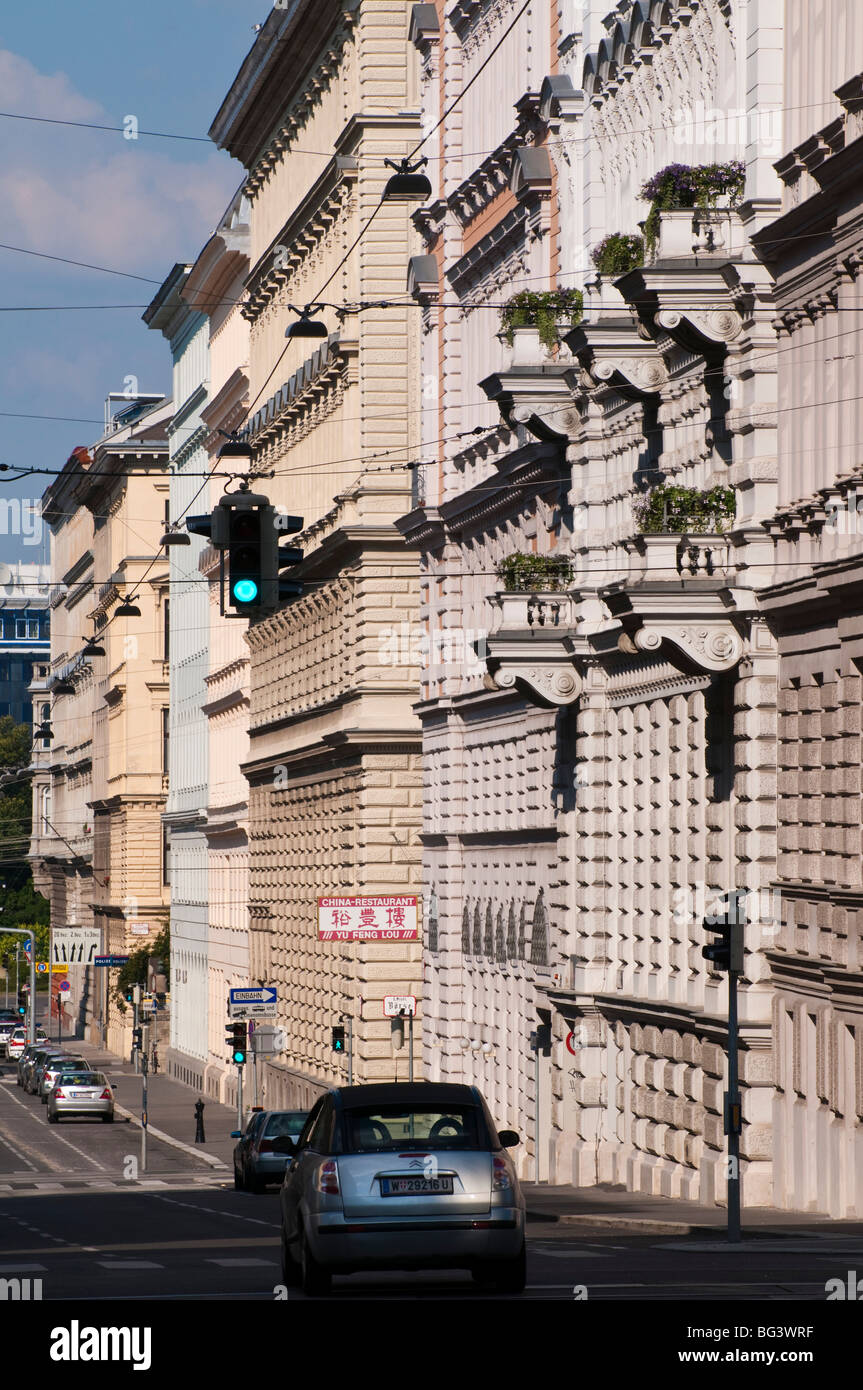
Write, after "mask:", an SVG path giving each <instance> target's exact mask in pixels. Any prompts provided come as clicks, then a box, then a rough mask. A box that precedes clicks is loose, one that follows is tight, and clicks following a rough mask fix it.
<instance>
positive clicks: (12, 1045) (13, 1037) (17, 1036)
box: [6, 1028, 27, 1062]
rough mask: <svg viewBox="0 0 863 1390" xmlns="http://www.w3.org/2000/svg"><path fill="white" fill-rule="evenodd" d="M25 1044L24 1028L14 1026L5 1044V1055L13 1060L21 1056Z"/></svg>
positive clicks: (25, 1032)
mask: <svg viewBox="0 0 863 1390" xmlns="http://www.w3.org/2000/svg"><path fill="white" fill-rule="evenodd" d="M26 1046H27V1030H26V1028H15V1029H14V1030H13V1032H11V1033H10V1034H9V1041H8V1042H7V1044H6V1056H7V1057H9V1058H10V1059H11V1060H12V1061H13V1062H14V1061H16V1060H17V1059H18V1058H19V1057H20V1056H21V1053H22V1052H23V1051H24V1048H25V1047H26Z"/></svg>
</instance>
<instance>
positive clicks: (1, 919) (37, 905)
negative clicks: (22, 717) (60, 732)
mask: <svg viewBox="0 0 863 1390" xmlns="http://www.w3.org/2000/svg"><path fill="white" fill-rule="evenodd" d="M31 744H32V730H31V729H30V727H29V725H27V724H16V722H15V720H14V719H12V718H10V716H9V715H8V714H7V715H3V717H2V718H0V772H14V771H15V770H16V769H18V768H20V769H22V770H23V769H25V768H26V767H27V766H28V764H29V762H30V748H31ZM31 801H32V798H31V792H30V781H29V778H28V777H25V776H22V777H21V780H20V781H10V782H9V783H8V784H7V785H6V786H4V787H0V884H2V885H5V887H3V888H2V889H0V907H2V909H3V911H2V912H0V929H2V927H3V926H6V927H17V926H24V927H26V926H28V925H29V924H30V923H31V922H36V923H41V924H43V925H44V924H47V922H48V914H49V909H48V903H47V901H46V899H45V898H43V897H42V894H41V893H36V892H34V889H33V878H32V874H31V871H30V865H29V864H28V862H27V852H28V850H29V847H30V829H31V811H30V807H31ZM13 939H14V938H13Z"/></svg>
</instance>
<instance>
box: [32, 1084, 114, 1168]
mask: <svg viewBox="0 0 863 1390" xmlns="http://www.w3.org/2000/svg"><path fill="white" fill-rule="evenodd" d="M9 1099H10V1100H13V1101H14V1102H15V1104H16V1105H20V1106H21V1109H22V1110H23V1111H24V1114H25V1115H29V1116H30V1118H31V1120H36V1121H37V1122H38V1123H39V1124H40V1128H41V1121H40V1120H39V1117H38V1115H34V1114H33V1111H32V1110H31V1109H30V1108H29V1106H27V1105H25V1104H24V1102H23V1100H19V1098H18V1096H10V1097H9ZM56 1127H57V1126H56V1125H55V1126H54V1128H55V1129H56ZM45 1137H46V1138H48V1136H47V1135H46V1136H45ZM50 1137H51V1138H53V1139H56V1140H57V1141H58V1143H60V1144H65V1145H66V1146H67V1148H70V1149H72V1150H73V1151H74V1152H75V1153H76V1154H79V1155H80V1156H81V1158H86V1160H87V1162H88V1163H92V1164H93V1167H94V1168H98V1169H99V1171H100V1172H101V1173H107V1171H108V1170H107V1168H106V1167H105V1165H104V1163H99V1162H98V1161H97V1160H96V1159H95V1158H93V1157H92V1155H91V1154H87V1153H85V1152H84V1150H83V1149H79V1148H78V1146H77V1144H72V1143H71V1142H70V1141H69V1140H68V1139H64V1138H63V1137H62V1135H59V1134H54V1135H52V1136H50ZM40 1157H43V1158H44V1162H45V1163H47V1164H48V1165H49V1167H51V1168H53V1169H54V1171H55V1172H62V1169H57V1168H55V1166H54V1164H53V1163H52V1162H51V1159H50V1158H48V1157H47V1156H43V1155H41V1154H40Z"/></svg>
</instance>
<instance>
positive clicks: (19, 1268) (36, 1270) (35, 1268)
mask: <svg viewBox="0 0 863 1390" xmlns="http://www.w3.org/2000/svg"><path fill="white" fill-rule="evenodd" d="M47 1273H48V1266H47V1265H0V1274H47Z"/></svg>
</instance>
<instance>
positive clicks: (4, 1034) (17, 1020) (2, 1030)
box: [0, 1009, 21, 1054]
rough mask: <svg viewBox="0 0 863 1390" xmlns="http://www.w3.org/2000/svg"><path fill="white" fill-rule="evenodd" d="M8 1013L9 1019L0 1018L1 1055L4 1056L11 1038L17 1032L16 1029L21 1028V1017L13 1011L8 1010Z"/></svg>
mask: <svg viewBox="0 0 863 1390" xmlns="http://www.w3.org/2000/svg"><path fill="white" fill-rule="evenodd" d="M8 1013H9V1017H8V1018H0V1053H4V1054H5V1052H6V1044H7V1043H8V1041H9V1038H10V1037H11V1035H12V1034H13V1033H14V1032H15V1030H16V1028H20V1027H21V1017H20V1015H19V1014H15V1013H12V1010H11V1009H10V1010H8Z"/></svg>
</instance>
